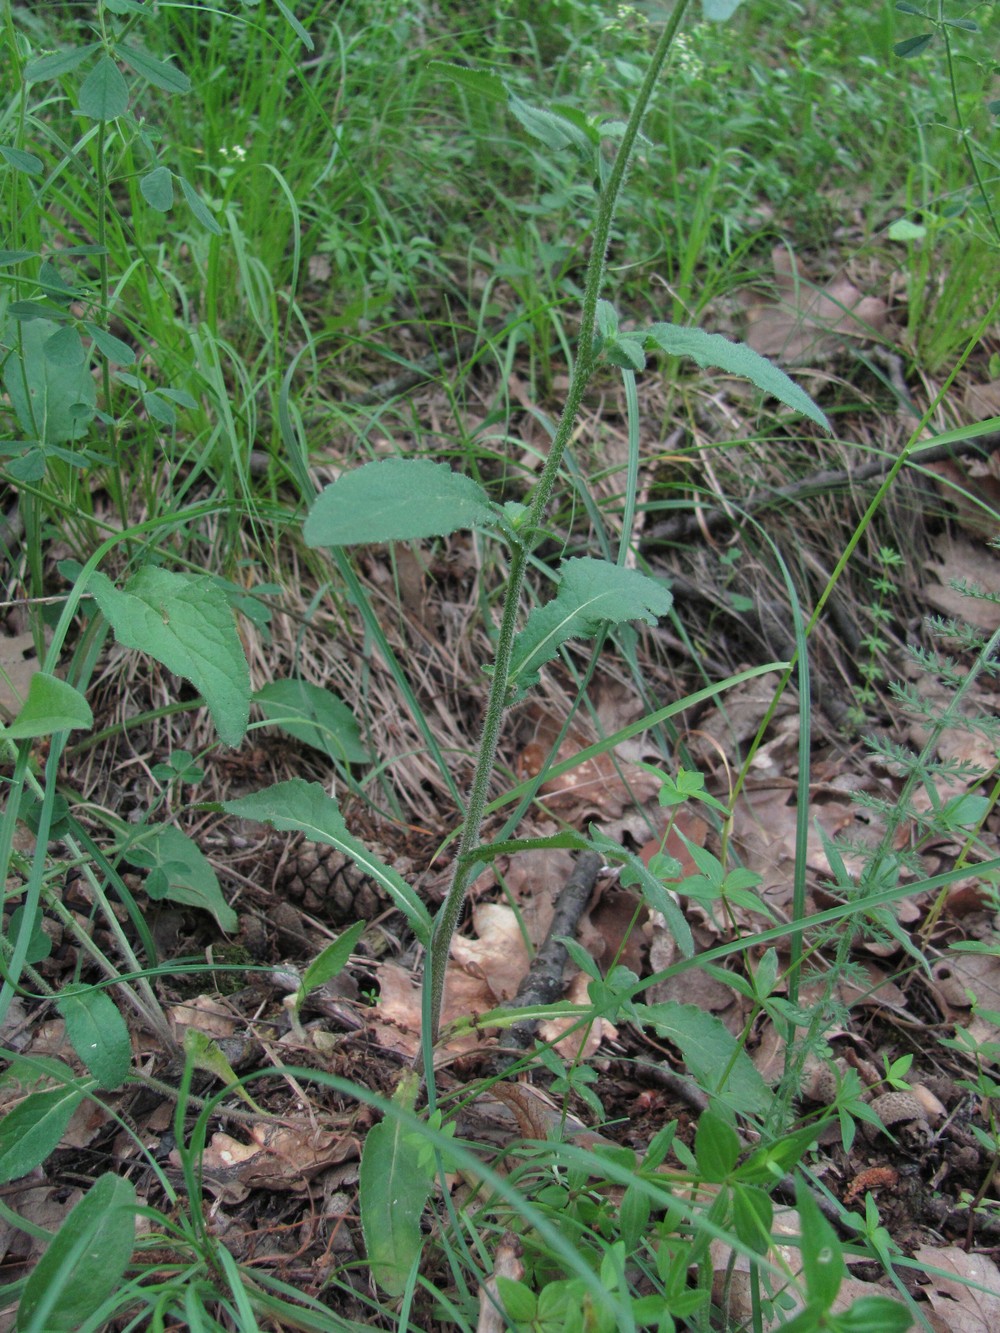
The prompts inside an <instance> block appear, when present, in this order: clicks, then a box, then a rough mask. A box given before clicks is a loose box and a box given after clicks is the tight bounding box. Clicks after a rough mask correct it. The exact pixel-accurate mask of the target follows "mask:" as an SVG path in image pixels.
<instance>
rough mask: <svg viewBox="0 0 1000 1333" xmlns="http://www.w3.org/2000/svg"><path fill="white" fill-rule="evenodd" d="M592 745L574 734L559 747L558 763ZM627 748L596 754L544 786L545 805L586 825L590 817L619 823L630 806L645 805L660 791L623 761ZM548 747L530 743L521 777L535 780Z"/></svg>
mask: <svg viewBox="0 0 1000 1333" xmlns="http://www.w3.org/2000/svg"><path fill="white" fill-rule="evenodd" d="M589 743H590V742H588V741H587V740H585V739H584V738H582V737H580V736H578V735H576V734H574V733H571V734H570V735H569V736H567V737H566V739H565V740H564V741H563V743H562V745H560V747H559V750H558V752H557V755H556V762H557V763H560V764H562V763H565V762H566V761H567V760H569V759H572V758H573V756H574V755H577V754H579V753H580V751H581V750H583V749H585V748H586V747H587V745H588V744H589ZM624 749H625V747H624V746H619V747H618V749H617V750H616V751H612V752H611V753H607V752H606V753H604V754H597V755H594V756H592V757H591V758H590V759H585V760H583V762H582V763H579V764H577V765H576V767H575V768H571V769H569V770H568V771H567V772H565V773H561V774H560V775H559V776H558V777H555V778H550V779H549V780H548V781H547V782H543V783H542V785H541V787H540V788H539V793H540V795H542V796H543V797H544V798H545V803H546V805H549V806H551V808H552V809H553V810H558V811H559V813H560V814H561V815H563V816H564V817H565V818H566V819H567V820H569V821H570V822H571V823H577V822H583V821H584V820H585V819H586V818H587V817H589V816H591V815H595V814H596V815H597V816H599V817H600V818H602V819H617V818H618V817H619V816H620V815H621V813H622V811H623V810H625V809H626V808H627V807H628V806H633V805H643V804H644V803H645V802H646V801H648V800H649V799H650V798H651V797H652V796H654V795H655V794H656V792H657V791H659V789H660V784H659V782H658V781H657V780H656V778H655V777H654V776H653V775H652V774H651V773H647V772H646V771H645V769H642V768H638V767H636V765H635V764H633V763H630V762H629V761H628V759H627V758H625V757H624ZM548 755H549V747H548V746H547V745H545V744H544V742H542V741H537V740H536V741H530V742H529V743H528V744H527V745H526V746H525V747H524V749H523V750H522V751H521V756H520V760H519V765H518V767H519V770H520V774H521V776H522V777H526V778H533V777H536V776H537V775H538V774H539V773H540V772H541V771H542V767H543V765H544V763H545V761H546V759H547V758H548Z"/></svg>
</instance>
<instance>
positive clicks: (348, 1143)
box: [170, 1124, 359, 1203]
mask: <svg viewBox="0 0 1000 1333" xmlns="http://www.w3.org/2000/svg"><path fill="white" fill-rule="evenodd" d="M250 1136H251V1142H250V1143H242V1142H241V1141H240V1140H239V1139H234V1138H232V1137H231V1136H230V1135H229V1134H224V1133H221V1132H220V1133H217V1134H213V1135H212V1138H211V1141H210V1142H209V1143H208V1145H207V1146H206V1148H205V1151H204V1154H203V1155H202V1166H203V1168H204V1171H205V1176H206V1183H207V1184H209V1185H210V1186H211V1187H212V1188H213V1189H214V1190H215V1191H216V1193H219V1192H221V1193H222V1195H223V1197H224V1198H225V1199H226V1201H227V1202H229V1203H239V1202H242V1200H243V1199H245V1198H246V1196H247V1194H248V1193H249V1192H250V1190H252V1189H268V1190H301V1189H303V1188H304V1187H305V1183H306V1181H308V1180H312V1178H313V1177H314V1176H317V1175H319V1173H320V1172H321V1171H325V1170H326V1169H327V1167H330V1166H336V1165H337V1164H339V1163H340V1162H344V1161H347V1160H348V1159H350V1158H352V1157H357V1156H358V1153H359V1144H358V1141H357V1139H355V1138H354V1137H353V1136H352V1135H350V1134H340V1133H336V1132H334V1131H331V1130H320V1129H315V1128H313V1126H312V1125H309V1124H303V1125H267V1124H260V1125H254V1126H253V1128H252V1129H251V1131H250ZM175 1155H176V1153H171V1157H170V1160H171V1161H172V1162H173V1161H174V1158H175ZM175 1165H179V1159H178V1161H177V1162H175Z"/></svg>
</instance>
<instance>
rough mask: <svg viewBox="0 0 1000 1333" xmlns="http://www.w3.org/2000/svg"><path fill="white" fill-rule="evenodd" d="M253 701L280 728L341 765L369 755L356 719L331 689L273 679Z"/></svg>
mask: <svg viewBox="0 0 1000 1333" xmlns="http://www.w3.org/2000/svg"><path fill="white" fill-rule="evenodd" d="M253 700H254V703H255V704H256V705H257V707H258V708H259V709H260V710H261V712H262V713H263V714H264V716H265V717H266V718H269V719H270V720H271V721H273V722H276V723H277V724H278V726H280V727H281V729H282V731H287V732H288V734H289V736H294V737H295V739H296V740H298V741H303V742H304V743H305V744H306V745H311V746H312V748H313V749H314V750H319V751H320V752H321V753H322V754H326V755H329V756H330V757H331V758H332V759H339V760H340V762H341V763H342V764H365V763H367V762H368V760H369V759H370V758H371V756H370V755H369V753H368V751H367V750H366V749H365V747H364V746H363V745H362V744H361V730H360V728H359V726H358V722H357V718H356V717H355V716H354V714H353V713H352V712H351V710H350V709H349V708H348V707H347V705H346V704H345V703H344V702H343V700H341V699H338V698H337V696H336V695H335V694H333V693H332V692H331V691H330V690H324V689H323V687H322V686H321V685H313V684H311V683H310V682H309V681H307V680H276V681H273V682H272V683H271V684H270V685H265V686H263V688H261V689H259V690H258V691H257V693H256V694H255V695H254V697H253Z"/></svg>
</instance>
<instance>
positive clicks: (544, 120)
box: [507, 93, 599, 152]
mask: <svg viewBox="0 0 1000 1333" xmlns="http://www.w3.org/2000/svg"><path fill="white" fill-rule="evenodd" d="M507 105H508V107H509V109H510V113H511V115H512V116H513V117H514V118H515V120H517V121H519V122H520V123H521V125H522V126H523V127H524V128H525V129H526V130H527V131H528V133H529V134H530V135H531V136H532V138H535V139H538V140H539V142H541V143H543V144H544V145H545V147H546V148H551V149H552V150H553V152H559V151H560V150H561V149H563V148H577V149H579V150H580V151H581V152H588V151H591V152H592V151H593V147H594V144H595V142H599V136H598V135H597V132H596V131H594V133H593V137H591V135H589V134H588V133H587V132H586V130H584V129H581V127H580V126H579V125H577V124H575V123H574V122H573V121H571V120H569V119H567V117H566V116H560V115H559V114H557V113H556V112H555V111H547V110H546V109H545V108H544V107H540V106H532V105H531V104H530V103H528V102H524V101H522V100H521V98H520V97H518V96H517V95H516V94H515V93H511V94H510V95H509V97H508V99H507Z"/></svg>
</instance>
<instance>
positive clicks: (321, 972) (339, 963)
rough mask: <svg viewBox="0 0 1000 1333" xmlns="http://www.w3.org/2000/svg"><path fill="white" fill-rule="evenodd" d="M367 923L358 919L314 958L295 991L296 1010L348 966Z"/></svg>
mask: <svg viewBox="0 0 1000 1333" xmlns="http://www.w3.org/2000/svg"><path fill="white" fill-rule="evenodd" d="M365 925H366V923H365V922H364V921H356V922H355V923H354V925H353V926H349V927H348V929H347V930H345V931H344V932H343V934H341V935H338V936H337V938H336V939H335V940H334V941H333V943H332V944H328V945H327V946H326V948H325V949H324V950H323V952H322V953H321V954H320V955H319V956H318V957H316V958H314V959H313V960H312V962H311V963H310V964H309V966H308V967H307V968H306V971H305V975H304V976H303V978H302V982H301V984H300V986H299V988H298V990H297V991H296V992H295V1008H296V1011H298V1010H299V1009H301V1008H302V1002H303V1001H304V1000H305V998H306V996H307V995H309V994H311V993H312V992H313V991H314V990H317V989H318V988H319V987H320V986H325V985H326V983H327V982H328V981H332V980H333V978H334V977H335V976H337V975H338V973H340V972H342V971H343V969H344V968H345V967H346V966H347V962H348V959H349V958H350V956H351V954H352V953H353V952H354V946H355V945H356V944H357V942H358V940H359V939H360V938H361V936H362V935H363V934H364V930H365Z"/></svg>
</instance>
